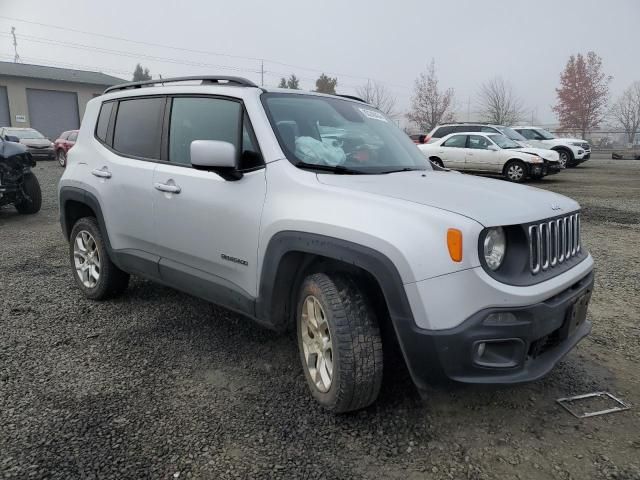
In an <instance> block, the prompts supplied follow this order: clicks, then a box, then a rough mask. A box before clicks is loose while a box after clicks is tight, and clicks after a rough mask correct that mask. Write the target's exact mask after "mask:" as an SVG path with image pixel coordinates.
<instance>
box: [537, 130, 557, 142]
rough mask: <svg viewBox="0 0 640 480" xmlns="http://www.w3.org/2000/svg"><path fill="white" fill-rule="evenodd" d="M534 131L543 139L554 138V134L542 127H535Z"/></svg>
mask: <svg viewBox="0 0 640 480" xmlns="http://www.w3.org/2000/svg"><path fill="white" fill-rule="evenodd" d="M536 132H538V135H540V136H541V137H542V138H544V139H545V140H553V139H554V138H556V137H555V135H553V134H552V133H549V132H547V131H546V130H545V129H543V128H536Z"/></svg>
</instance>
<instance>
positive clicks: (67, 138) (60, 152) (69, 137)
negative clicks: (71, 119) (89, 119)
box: [53, 130, 78, 167]
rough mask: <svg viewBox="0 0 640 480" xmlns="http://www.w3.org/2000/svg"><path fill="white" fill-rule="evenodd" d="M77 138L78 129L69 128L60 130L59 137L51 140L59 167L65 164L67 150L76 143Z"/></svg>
mask: <svg viewBox="0 0 640 480" xmlns="http://www.w3.org/2000/svg"><path fill="white" fill-rule="evenodd" d="M76 138H78V130H69V131H66V132H62V135H60V138H58V139H56V141H55V142H53V148H54V150H55V152H56V160H57V161H58V163H59V164H60V166H61V167H66V166H67V152H68V151H69V149H70V148H71V147H73V146H74V145H75V144H76Z"/></svg>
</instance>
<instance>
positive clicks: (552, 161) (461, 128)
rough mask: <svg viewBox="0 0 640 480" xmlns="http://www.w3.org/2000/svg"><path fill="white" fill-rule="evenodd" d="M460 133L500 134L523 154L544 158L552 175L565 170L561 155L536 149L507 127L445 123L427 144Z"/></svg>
mask: <svg viewBox="0 0 640 480" xmlns="http://www.w3.org/2000/svg"><path fill="white" fill-rule="evenodd" d="M459 132H482V133H500V134H502V135H504V136H505V137H507V138H508V139H510V140H513V141H514V142H516V143H517V144H518V145H520V147H522V148H521V149H520V150H521V151H523V152H529V153H533V154H535V155H538V156H539V157H542V159H543V160H545V163H547V162H548V163H549V165H548V166H547V169H548V170H549V171H550V173H557V167H558V166H560V168H565V166H564V165H563V164H562V163H560V155H559V154H558V152H556V151H555V150H551V149H549V147H547V146H543V147H540V146H538V147H536V146H534V145H531V143H529V141H528V140H527V139H526V138H525V137H523V136H522V135H520V134H519V133H518V132H516V131H515V130H514V129H512V128H510V127H507V126H505V125H495V124H490V123H480V122H463V123H445V124H442V125H438V126H436V127H435V128H434V129H433V130H431V132H430V133H429V135H428V136H427V141H426V142H425V143H433V142H435V141H436V140H438V139H440V138H442V137H445V136H447V135H449V134H451V133H459Z"/></svg>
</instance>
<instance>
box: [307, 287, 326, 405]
mask: <svg viewBox="0 0 640 480" xmlns="http://www.w3.org/2000/svg"><path fill="white" fill-rule="evenodd" d="M300 322H301V323H302V325H301V327H302V328H301V330H302V350H303V353H304V359H305V368H306V369H307V371H308V372H309V376H310V377H311V380H312V381H313V383H314V385H315V386H316V388H317V389H318V390H319V391H320V392H322V393H326V392H328V391H329V389H330V388H331V382H332V380H333V344H332V341H331V332H330V331H329V323H328V322H327V318H326V316H325V313H324V310H323V308H322V306H321V305H320V302H319V301H318V299H317V298H316V297H314V296H313V295H309V296H308V297H307V298H305V300H304V303H303V305H302V315H301V318H300Z"/></svg>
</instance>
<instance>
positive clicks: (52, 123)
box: [27, 88, 80, 140]
mask: <svg viewBox="0 0 640 480" xmlns="http://www.w3.org/2000/svg"><path fill="white" fill-rule="evenodd" d="M27 104H28V106H29V121H30V122H31V127H32V128H35V129H36V130H38V131H39V132H40V133H42V134H43V135H44V136H45V137H48V138H50V139H51V140H55V139H56V138H58V136H59V135H60V134H61V133H62V132H64V131H66V130H75V129H77V128H79V127H80V117H79V115H78V96H77V94H76V93H75V92H61V91H58V90H37V89H35V88H27Z"/></svg>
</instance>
